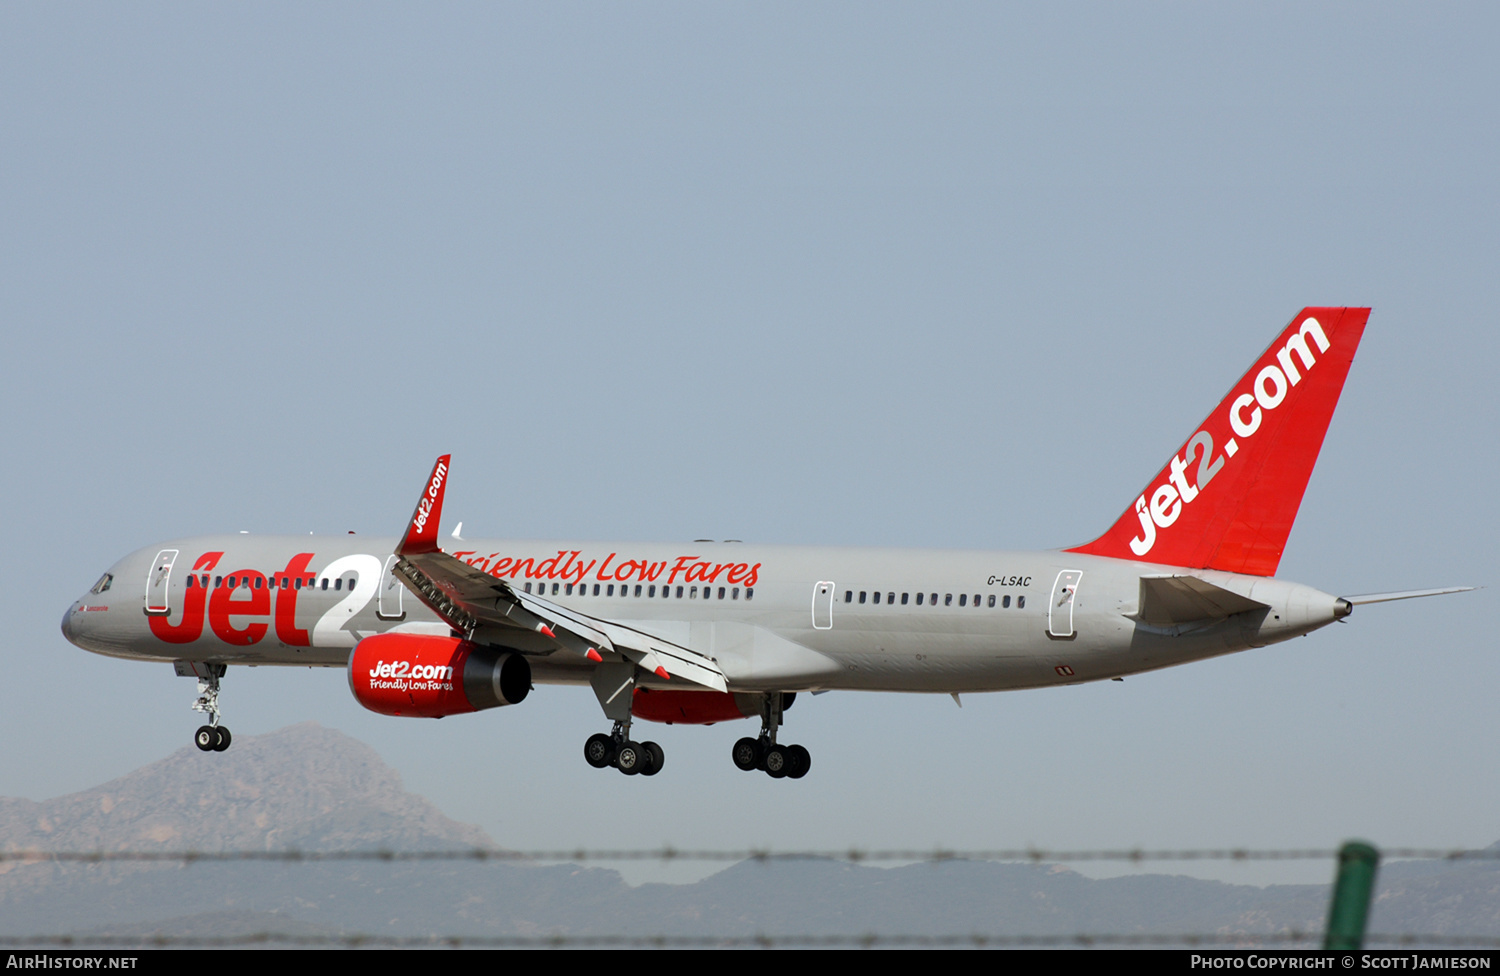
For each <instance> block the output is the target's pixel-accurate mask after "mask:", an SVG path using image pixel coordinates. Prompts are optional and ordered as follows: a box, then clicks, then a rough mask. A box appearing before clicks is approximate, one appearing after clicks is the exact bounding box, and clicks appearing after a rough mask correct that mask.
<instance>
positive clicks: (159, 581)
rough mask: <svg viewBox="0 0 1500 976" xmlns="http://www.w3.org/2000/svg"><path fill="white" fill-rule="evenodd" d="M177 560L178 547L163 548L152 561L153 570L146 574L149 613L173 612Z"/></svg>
mask: <svg viewBox="0 0 1500 976" xmlns="http://www.w3.org/2000/svg"><path fill="white" fill-rule="evenodd" d="M176 561H177V550H176V549H163V550H162V551H161V552H159V553H157V554H156V558H155V559H154V560H152V561H151V572H150V573H149V574H148V575H147V576H146V612H147V613H150V614H166V613H171V612H172V593H171V588H172V564H173V563H175V562H176Z"/></svg>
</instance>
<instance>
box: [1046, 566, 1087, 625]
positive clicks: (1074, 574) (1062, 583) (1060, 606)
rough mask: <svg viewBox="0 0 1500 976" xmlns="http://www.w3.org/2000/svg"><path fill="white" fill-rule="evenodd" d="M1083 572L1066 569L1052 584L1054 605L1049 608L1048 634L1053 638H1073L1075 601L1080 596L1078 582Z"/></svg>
mask: <svg viewBox="0 0 1500 976" xmlns="http://www.w3.org/2000/svg"><path fill="white" fill-rule="evenodd" d="M1081 579H1083V570H1081V569H1065V570H1063V571H1062V572H1060V573H1058V574H1057V582H1055V583H1053V584H1052V603H1051V604H1050V605H1049V606H1048V607H1047V633H1048V634H1050V635H1051V636H1053V637H1072V636H1073V600H1074V598H1076V597H1077V596H1078V581H1079V580H1081Z"/></svg>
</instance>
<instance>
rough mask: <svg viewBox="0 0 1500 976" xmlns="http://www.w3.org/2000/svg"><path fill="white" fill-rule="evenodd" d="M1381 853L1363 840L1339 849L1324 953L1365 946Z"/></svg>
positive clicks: (1348, 843)
mask: <svg viewBox="0 0 1500 976" xmlns="http://www.w3.org/2000/svg"><path fill="white" fill-rule="evenodd" d="M1379 867H1380V852H1379V851H1377V850H1376V849H1375V845H1374V844H1367V843H1365V842H1364V841H1362V840H1351V841H1347V842H1346V843H1345V844H1344V846H1343V847H1341V848H1339V873H1338V876H1337V877H1336V878H1334V880H1333V901H1332V902H1331V903H1330V904H1329V906H1328V931H1327V932H1326V933H1325V934H1324V936H1323V948H1325V949H1358V948H1360V947H1361V946H1362V945H1364V942H1365V920H1366V919H1368V918H1369V917H1370V899H1371V897H1372V896H1373V895H1374V894H1375V871H1376V869H1377V868H1379Z"/></svg>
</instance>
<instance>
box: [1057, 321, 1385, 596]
mask: <svg viewBox="0 0 1500 976" xmlns="http://www.w3.org/2000/svg"><path fill="white" fill-rule="evenodd" d="M1369 314H1370V310H1369V309H1367V308H1305V309H1303V310H1302V311H1301V313H1299V314H1298V315H1297V317H1296V318H1294V319H1292V321H1291V323H1290V324H1289V325H1288V326H1287V327H1286V329H1285V330H1283V331H1282V333H1281V335H1279V336H1278V337H1277V338H1276V341H1275V342H1273V343H1271V345H1270V347H1269V348H1268V349H1266V350H1265V352H1263V353H1262V354H1261V356H1260V357H1259V358H1258V359H1257V360H1256V362H1255V364H1254V365H1253V366H1251V367H1250V371H1249V372H1247V373H1246V374H1245V375H1244V376H1243V377H1241V378H1240V381H1239V382H1238V383H1236V384H1235V385H1234V386H1233V387H1232V388H1231V389H1230V391H1229V395H1228V396H1226V397H1225V398H1224V400H1223V401H1222V402H1221V403H1220V404H1219V406H1218V407H1216V408H1215V409H1214V411H1213V412H1212V413H1210V414H1209V415H1208V417H1207V418H1206V419H1205V420H1204V421H1203V423H1201V424H1199V425H1198V430H1197V431H1196V432H1195V433H1194V434H1193V436H1192V437H1190V438H1189V439H1188V441H1187V443H1186V444H1184V445H1183V446H1182V448H1181V449H1180V450H1178V451H1177V452H1176V453H1175V454H1173V455H1172V458H1171V460H1170V461H1168V462H1167V464H1166V466H1165V467H1164V468H1162V470H1161V471H1160V473H1158V474H1157V476H1156V477H1155V478H1153V479H1152V480H1151V482H1150V483H1149V487H1148V488H1147V489H1146V491H1144V492H1142V493H1141V494H1140V495H1139V496H1138V497H1137V498H1136V499H1135V501H1134V503H1133V504H1132V505H1131V507H1130V508H1128V509H1126V511H1125V513H1124V514H1123V515H1121V516H1120V518H1119V520H1118V521H1117V522H1116V523H1115V525H1114V526H1113V527H1112V528H1111V529H1110V530H1109V531H1108V532H1106V533H1105V534H1104V535H1102V536H1100V537H1099V538H1097V539H1095V540H1094V541H1093V542H1090V543H1089V544H1087V545H1084V546H1078V547H1076V548H1073V549H1070V550H1068V551H1070V552H1082V553H1088V554H1091V555H1097V556H1109V557H1112V558H1115V559H1136V560H1142V561H1145V560H1149V561H1151V562H1154V563H1162V564H1165V565H1171V566H1185V567H1190V568H1197V569H1222V570H1226V571H1228V572H1233V573H1249V574H1252V575H1257V576H1269V575H1271V574H1273V573H1275V571H1276V566H1277V565H1278V564H1279V563H1280V561H1281V553H1282V550H1283V548H1284V547H1285V545H1286V539H1287V536H1288V534H1289V533H1290V532H1291V528H1292V522H1293V520H1294V519H1295V518H1296V516H1297V509H1298V508H1299V507H1300V506H1301V504H1302V495H1303V492H1304V491H1305V490H1306V488H1307V481H1308V478H1309V477H1311V475H1312V468H1313V464H1314V463H1315V462H1316V461H1317V457H1318V451H1319V450H1320V449H1321V447H1322V446H1323V435H1324V434H1325V433H1326V432H1327V430H1328V423H1329V421H1330V420H1331V419H1332V417H1333V408H1334V407H1335V406H1336V405H1337V403H1338V398H1339V394H1340V392H1342V390H1343V387H1344V378H1345V377H1346V376H1347V375H1348V372H1349V365H1350V363H1352V362H1353V360H1354V351H1355V349H1356V348H1357V347H1358V345H1359V340H1360V338H1361V337H1362V336H1363V334H1364V328H1365V322H1366V320H1367V319H1368V318H1369Z"/></svg>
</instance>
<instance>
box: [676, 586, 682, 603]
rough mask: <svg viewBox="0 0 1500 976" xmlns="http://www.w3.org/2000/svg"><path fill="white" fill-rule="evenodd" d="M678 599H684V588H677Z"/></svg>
mask: <svg viewBox="0 0 1500 976" xmlns="http://www.w3.org/2000/svg"><path fill="white" fill-rule="evenodd" d="M677 599H679V600H681V599H682V587H680V586H679V587H678V588H677Z"/></svg>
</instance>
